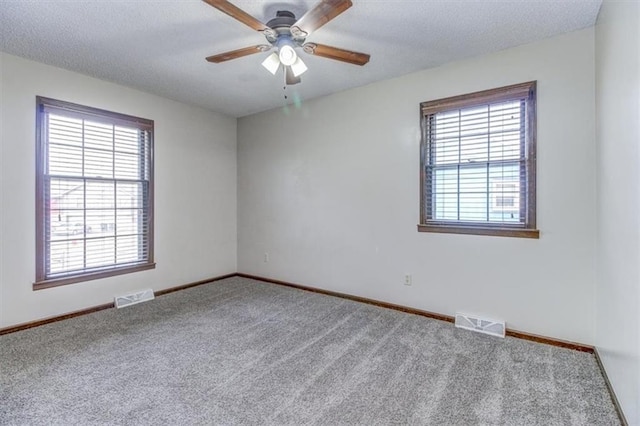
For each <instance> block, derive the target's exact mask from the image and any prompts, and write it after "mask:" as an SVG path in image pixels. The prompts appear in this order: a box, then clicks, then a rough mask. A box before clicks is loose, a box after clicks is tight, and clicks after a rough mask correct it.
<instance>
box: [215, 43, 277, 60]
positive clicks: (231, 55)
mask: <svg viewBox="0 0 640 426" xmlns="http://www.w3.org/2000/svg"><path fill="white" fill-rule="evenodd" d="M269 49H271V46H267V45H266V44H259V45H257V46H251V47H244V48H242V49H237V50H231V51H229V52H224V53H220V54H217V55H213V56H208V57H207V61H209V62H214V63H216V64H219V63H220V62H225V61H230V60H232V59H236V58H242V57H243V56H247V55H253V54H254V53H260V52H266V51H267V50H269Z"/></svg>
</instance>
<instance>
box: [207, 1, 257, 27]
mask: <svg viewBox="0 0 640 426" xmlns="http://www.w3.org/2000/svg"><path fill="white" fill-rule="evenodd" d="M202 1H204V2H205V3H207V4H209V5H211V6H213V7H215V8H216V9H218V10H219V11H220V12H223V13H226V14H227V15H229V16H231V17H232V18H234V19H237V20H238V21H240V22H242V23H243V24H245V25H248V26H249V27H251V28H253V29H254V30H256V31H264V30H267V29H269V27H267V26H266V25H265V24H263V23H262V22H260V21H258V20H257V19H256V18H254V17H253V16H251V15H249V14H248V13H247V12H245V11H244V10H242V9H240V8H239V7H238V6H235V5H234V4H231V3H229V2H228V1H226V0H202Z"/></svg>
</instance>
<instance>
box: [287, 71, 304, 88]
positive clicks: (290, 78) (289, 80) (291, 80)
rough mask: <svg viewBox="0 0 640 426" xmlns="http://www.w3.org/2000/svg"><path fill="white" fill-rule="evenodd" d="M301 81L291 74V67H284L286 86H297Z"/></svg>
mask: <svg viewBox="0 0 640 426" xmlns="http://www.w3.org/2000/svg"><path fill="white" fill-rule="evenodd" d="M301 81H302V79H301V78H300V77H296V76H295V75H294V74H293V70H292V69H291V67H285V82H286V83H287V86H291V85H293V84H298V83H300V82H301Z"/></svg>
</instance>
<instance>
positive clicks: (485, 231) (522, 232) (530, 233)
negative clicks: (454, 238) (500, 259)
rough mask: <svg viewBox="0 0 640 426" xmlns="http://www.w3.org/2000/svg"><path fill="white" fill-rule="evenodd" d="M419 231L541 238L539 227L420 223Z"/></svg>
mask: <svg viewBox="0 0 640 426" xmlns="http://www.w3.org/2000/svg"><path fill="white" fill-rule="evenodd" d="M418 232H436V233H441V234H467V235H489V236H494V237H515V238H534V239H539V238H540V231H539V230H537V229H521V228H517V229H516V228H494V227H489V226H485V227H483V226H460V225H424V224H418Z"/></svg>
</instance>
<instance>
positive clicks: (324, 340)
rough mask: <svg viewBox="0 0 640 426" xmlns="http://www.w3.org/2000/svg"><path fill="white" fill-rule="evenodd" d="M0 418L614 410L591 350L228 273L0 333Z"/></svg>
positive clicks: (252, 420) (45, 420) (558, 415)
mask: <svg viewBox="0 0 640 426" xmlns="http://www.w3.org/2000/svg"><path fill="white" fill-rule="evenodd" d="M0 424H2V425H94V424H109V425H164V424H171V425H254V424H255V425H258V424H260V425H312V424H313V425H352V424H357V425H390V424H412V425H619V424H620V423H619V420H618V418H617V416H616V413H615V409H614V406H613V404H612V402H611V400H610V397H609V394H608V393H607V390H606V387H605V384H604V380H603V378H602V376H601V374H600V371H599V370H598V367H597V365H596V361H595V359H594V357H593V356H592V355H590V354H585V353H581V352H576V351H571V350H567V349H561V348H557V347H552V346H547V345H541V344H536V343H531V342H527V341H523V340H518V339H512V338H506V339H504V340H503V339H499V338H493V337H490V336H485V335H481V334H476V333H471V332H468V331H464V330H458V329H455V328H454V327H453V325H451V324H449V323H445V322H440V321H435V320H430V319H426V318H423V317H419V316H415V315H410V314H405V313H401V312H396V311H392V310H388V309H383V308H378V307H374V306H369V305H365V304H360V303H356V302H352V301H348V300H344V299H340V298H334V297H329V296H324V295H319V294H315V293H310V292H305V291H300V290H294V289H290V288H286V287H281V286H276V285H271V284H265V283H261V282H256V281H252V280H247V279H242V278H230V279H227V280H224V281H220V282H217V283H212V284H207V285H202V286H199V287H195V288H192V289H189V290H184V291H180V292H177V293H172V294H170V295H167V296H162V297H159V298H157V299H156V300H154V301H152V302H147V303H144V304H140V305H136V306H132V307H128V308H125V309H120V310H116V309H109V310H105V311H100V312H97V313H94V314H91V315H87V316H82V317H77V318H74V319H70V320H66V321H62V322H58V323H53V324H49V325H45V326H42V327H38V328H34V329H30V330H26V331H22V332H18V333H13V334H9V335H5V336H1V337H0Z"/></svg>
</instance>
